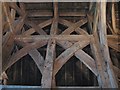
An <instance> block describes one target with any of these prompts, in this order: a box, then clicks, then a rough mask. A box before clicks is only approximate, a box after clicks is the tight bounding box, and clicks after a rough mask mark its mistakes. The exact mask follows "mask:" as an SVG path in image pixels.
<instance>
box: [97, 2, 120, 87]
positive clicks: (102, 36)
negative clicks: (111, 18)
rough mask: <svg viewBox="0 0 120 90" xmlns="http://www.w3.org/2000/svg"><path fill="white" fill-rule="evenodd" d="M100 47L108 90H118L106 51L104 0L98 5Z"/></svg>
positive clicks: (107, 51)
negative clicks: (112, 89)
mask: <svg viewBox="0 0 120 90" xmlns="http://www.w3.org/2000/svg"><path fill="white" fill-rule="evenodd" d="M99 10H100V16H99V17H100V31H99V36H100V47H101V51H102V56H103V60H104V61H105V62H106V68H107V73H108V76H109V79H108V82H109V85H110V87H109V88H118V84H117V81H116V78H115V74H114V71H113V64H112V62H111V59H110V56H109V50H108V43H107V31H106V0H104V2H101V3H100V8H99Z"/></svg>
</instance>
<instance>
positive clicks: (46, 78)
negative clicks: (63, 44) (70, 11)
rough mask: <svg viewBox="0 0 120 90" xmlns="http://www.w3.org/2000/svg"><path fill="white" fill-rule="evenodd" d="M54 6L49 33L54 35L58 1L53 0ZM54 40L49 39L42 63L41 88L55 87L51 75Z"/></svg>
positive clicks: (54, 56) (56, 27) (56, 24)
mask: <svg viewBox="0 0 120 90" xmlns="http://www.w3.org/2000/svg"><path fill="white" fill-rule="evenodd" d="M53 6H54V19H53V22H52V26H51V30H50V35H56V33H57V29H58V2H53ZM55 47H56V41H55V39H49V41H48V46H47V52H46V58H45V63H44V71H43V76H42V80H41V84H42V85H41V86H42V88H49V89H50V88H53V87H55V77H54V76H53V69H54V67H53V66H54V60H55V58H56V53H55Z"/></svg>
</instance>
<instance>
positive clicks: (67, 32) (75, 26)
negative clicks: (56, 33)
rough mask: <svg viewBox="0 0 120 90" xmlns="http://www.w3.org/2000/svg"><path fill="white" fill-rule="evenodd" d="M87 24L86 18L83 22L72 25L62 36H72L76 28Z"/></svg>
mask: <svg viewBox="0 0 120 90" xmlns="http://www.w3.org/2000/svg"><path fill="white" fill-rule="evenodd" d="M86 22H87V19H86V18H83V19H82V20H80V21H78V22H76V23H75V24H72V25H71V26H70V27H68V28H67V29H66V30H65V31H63V32H62V34H66V35H67V34H70V33H72V32H73V31H74V30H75V29H76V28H78V27H80V26H82V25H84V24H85V23H86Z"/></svg>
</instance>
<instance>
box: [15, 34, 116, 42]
mask: <svg viewBox="0 0 120 90" xmlns="http://www.w3.org/2000/svg"><path fill="white" fill-rule="evenodd" d="M86 37H87V38H92V37H93V35H32V36H24V35H17V36H16V37H15V40H16V41H22V42H34V41H38V40H49V39H56V40H63V41H66V40H69V41H79V40H84V39H85V38H86ZM115 37H117V35H107V38H108V40H109V39H110V38H115Z"/></svg>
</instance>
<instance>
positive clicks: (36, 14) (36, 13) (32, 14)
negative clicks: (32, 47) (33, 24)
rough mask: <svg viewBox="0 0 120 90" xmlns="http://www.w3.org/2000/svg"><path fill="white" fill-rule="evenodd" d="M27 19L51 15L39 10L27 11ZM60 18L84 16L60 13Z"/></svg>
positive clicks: (83, 14)
mask: <svg viewBox="0 0 120 90" xmlns="http://www.w3.org/2000/svg"><path fill="white" fill-rule="evenodd" d="M27 13H28V17H30V18H32V17H52V16H53V13H52V12H50V11H39V10H28V12H27ZM59 16H60V17H66V16H68V17H81V16H83V17H84V16H86V14H85V13H83V12H82V13H81V12H74V13H73V12H60V14H59Z"/></svg>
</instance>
